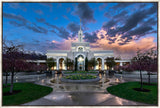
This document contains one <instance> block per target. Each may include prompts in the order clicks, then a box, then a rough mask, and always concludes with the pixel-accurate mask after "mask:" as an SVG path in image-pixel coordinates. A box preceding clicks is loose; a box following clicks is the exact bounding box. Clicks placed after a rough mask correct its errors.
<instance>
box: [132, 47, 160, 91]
mask: <svg viewBox="0 0 160 108" xmlns="http://www.w3.org/2000/svg"><path fill="white" fill-rule="evenodd" d="M131 67H132V68H133V69H134V70H139V71H140V80H141V87H140V89H141V90H142V89H143V82H142V70H143V71H148V75H149V76H148V83H149V84H150V72H153V71H157V68H158V67H157V54H156V50H153V48H151V49H150V50H148V51H146V52H142V51H141V50H138V51H137V55H136V56H135V57H134V58H133V59H132V64H131Z"/></svg>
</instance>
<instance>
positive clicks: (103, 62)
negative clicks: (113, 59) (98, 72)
mask: <svg viewBox="0 0 160 108" xmlns="http://www.w3.org/2000/svg"><path fill="white" fill-rule="evenodd" d="M102 70H104V59H102Z"/></svg>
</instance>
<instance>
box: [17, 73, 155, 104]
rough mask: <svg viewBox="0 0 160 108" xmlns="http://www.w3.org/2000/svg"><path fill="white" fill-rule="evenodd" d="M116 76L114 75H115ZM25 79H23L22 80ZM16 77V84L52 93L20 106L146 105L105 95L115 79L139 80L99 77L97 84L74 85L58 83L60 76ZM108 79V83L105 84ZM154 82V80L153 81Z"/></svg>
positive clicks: (121, 80) (124, 79) (135, 79)
mask: <svg viewBox="0 0 160 108" xmlns="http://www.w3.org/2000/svg"><path fill="white" fill-rule="evenodd" d="M115 76H116V75H115ZM24 77H25V78H24ZM24 77H21V76H16V82H33V83H36V84H40V85H45V86H50V87H52V88H53V92H52V93H50V94H49V95H47V96H44V97H42V98H40V99H37V100H35V101H32V102H28V103H25V104H22V105H26V106H27V105H53V106H57V105H58V106H67V105H68V106H69V105H73V106H74V105H75V106H77V105H79V106H82V105H91V106H93V105H94V106H95V105H98V106H109V105H127V106H129V105H147V104H143V103H138V102H133V101H129V100H126V99H122V98H119V97H117V96H113V95H111V94H109V93H107V91H106V88H107V87H109V86H111V85H110V83H112V82H116V81H117V78H118V79H119V81H120V82H125V81H132V80H133V81H139V78H138V79H137V78H124V77H123V78H122V79H121V75H120V76H116V77H112V78H107V76H106V75H105V74H104V75H100V78H101V80H100V81H99V82H97V83H89V84H86V83H85V84H83V83H81V84H76V83H74V84H73V83H63V82H60V78H61V75H53V76H49V77H48V76H45V75H43V74H42V75H34V76H30V75H29V76H24ZM52 78H53V79H55V83H50V80H51V79H52ZM106 79H109V80H110V81H109V82H105V81H106ZM154 81H155V80H154Z"/></svg>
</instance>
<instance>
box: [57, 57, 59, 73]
mask: <svg viewBox="0 0 160 108" xmlns="http://www.w3.org/2000/svg"><path fill="white" fill-rule="evenodd" d="M57 70H59V59H58V58H57Z"/></svg>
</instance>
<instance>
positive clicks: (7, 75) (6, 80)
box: [5, 72, 8, 87]
mask: <svg viewBox="0 0 160 108" xmlns="http://www.w3.org/2000/svg"><path fill="white" fill-rule="evenodd" d="M7 74H8V72H6V82H5V87H7V83H8V75H7Z"/></svg>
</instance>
